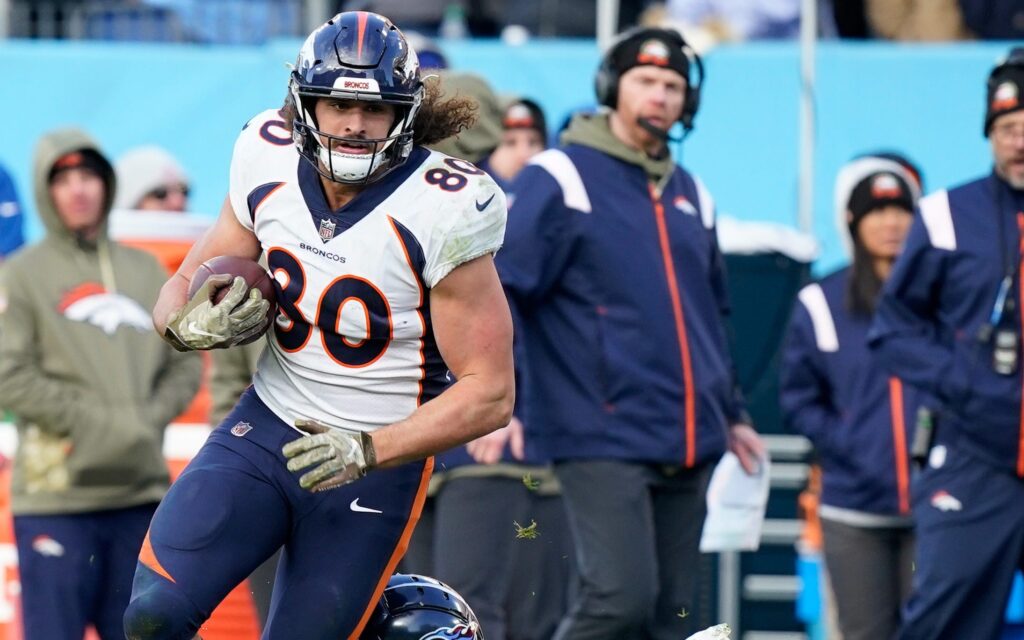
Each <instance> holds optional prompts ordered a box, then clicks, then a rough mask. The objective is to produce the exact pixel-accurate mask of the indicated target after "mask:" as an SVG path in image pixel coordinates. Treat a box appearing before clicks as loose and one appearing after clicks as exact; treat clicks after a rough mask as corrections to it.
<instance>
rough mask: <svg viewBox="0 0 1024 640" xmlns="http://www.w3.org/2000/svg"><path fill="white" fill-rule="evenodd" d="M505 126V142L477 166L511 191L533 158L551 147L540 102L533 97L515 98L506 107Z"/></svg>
mask: <svg viewBox="0 0 1024 640" xmlns="http://www.w3.org/2000/svg"><path fill="white" fill-rule="evenodd" d="M501 127H502V133H501V143H500V144H499V145H498V147H497V148H496V149H495V150H494V151H492V152H491V155H489V156H488V157H487V158H486V159H485V160H483V161H482V162H480V163H478V164H477V166H479V167H480V168H481V169H483V170H484V171H486V172H487V173H489V174H490V176H491V177H492V178H494V181H495V182H497V183H498V186H499V187H501V188H502V189H503V190H505V191H508V186H509V183H511V182H512V180H513V179H514V178H515V177H516V176H517V175H519V172H520V171H521V170H522V168H523V167H525V166H526V163H527V162H528V161H529V160H530V158H532V157H533V156H535V155H537V154H538V153H540V152H541V151H543V150H544V149H546V148H547V146H548V145H547V139H548V129H547V124H546V123H545V121H544V112H543V111H541V108H540V105H538V104H537V103H536V102H534V101H533V100H530V99H529V98H521V99H518V100H514V101H513V102H512V103H511V104H510V105H508V107H506V108H505V113H504V115H503V116H502V119H501Z"/></svg>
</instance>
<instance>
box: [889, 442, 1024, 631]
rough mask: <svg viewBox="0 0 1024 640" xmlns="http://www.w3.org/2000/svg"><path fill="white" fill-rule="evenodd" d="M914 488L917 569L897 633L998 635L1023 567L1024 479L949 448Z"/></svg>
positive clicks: (935, 458)
mask: <svg viewBox="0 0 1024 640" xmlns="http://www.w3.org/2000/svg"><path fill="white" fill-rule="evenodd" d="M932 460H933V461H937V460H938V458H937V457H936V456H935V455H934V452H933V456H932ZM913 491H914V518H915V520H916V523H917V552H916V570H915V573H914V585H913V591H912V593H911V596H910V601H909V602H908V603H907V606H906V609H905V611H904V616H903V618H904V619H903V625H902V628H901V629H900V633H899V636H898V637H899V638H900V640H947V639H960V638H963V639H965V640H967V639H970V640H997V639H998V638H999V636H1000V630H1001V629H1002V626H1003V612H1004V610H1005V608H1006V600H1007V598H1008V597H1009V594H1010V587H1011V585H1012V581H1013V573H1014V571H1015V570H1016V569H1018V568H1024V480H1021V479H1020V478H1018V477H1016V476H1014V475H1012V474H1010V473H1009V472H1006V471H1001V470H997V469H995V468H993V467H991V466H989V465H988V464H987V463H985V462H982V461H980V460H978V459H976V458H974V457H972V456H970V455H969V454H968V453H966V452H964V451H963V450H961V449H952V448H950V449H948V450H947V454H946V455H945V456H944V460H942V464H941V465H940V466H931V465H929V466H928V467H926V468H925V470H924V471H923V472H922V473H921V476H920V477H919V478H918V480H917V482H916V483H915V485H914V489H913Z"/></svg>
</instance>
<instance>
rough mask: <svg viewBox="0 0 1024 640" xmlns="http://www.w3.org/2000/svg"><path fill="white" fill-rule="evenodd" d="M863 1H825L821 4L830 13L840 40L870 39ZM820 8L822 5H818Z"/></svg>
mask: <svg viewBox="0 0 1024 640" xmlns="http://www.w3.org/2000/svg"><path fill="white" fill-rule="evenodd" d="M864 2H865V0H826V1H825V2H824V3H823V4H824V5H825V6H827V7H828V8H829V9H830V10H831V11H830V13H831V14H832V18H833V20H835V25H836V35H838V36H839V37H840V38H848V39H855V40H863V39H867V38H870V37H872V35H871V32H870V30H869V29H868V17H867V11H866V9H865V8H864ZM819 6H822V5H819Z"/></svg>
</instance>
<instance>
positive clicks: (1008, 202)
mask: <svg viewBox="0 0 1024 640" xmlns="http://www.w3.org/2000/svg"><path fill="white" fill-rule="evenodd" d="M986 89H987V90H986V94H985V95H986V113H985V120H984V123H983V131H984V134H985V136H986V137H988V140H989V145H990V147H991V150H992V158H993V164H994V169H993V171H992V173H991V174H989V175H987V176H985V177H982V178H980V179H976V180H973V181H971V182H967V183H965V184H963V185H961V186H958V187H955V188H952V189H949V190H945V189H943V190H940V191H937V192H935V193H933V194H930V195H928V196H927V197H925V198H922V199H921V202H920V205H919V208H920V215H919V216H917V217H916V218H915V220H914V223H913V225H912V227H911V229H910V234H909V236H908V237H907V243H906V247H905V248H904V250H903V253H902V255H901V256H900V258H899V259H898V260H897V261H896V265H895V266H894V268H893V272H892V276H891V277H890V278H889V280H888V281H887V282H886V284H885V288H884V290H883V294H882V298H881V300H880V302H879V304H878V310H877V312H876V314H875V320H874V323H873V325H872V327H871V332H870V334H869V340H870V345H871V347H872V348H873V349H875V351H876V352H877V355H878V358H879V362H880V363H881V364H882V365H883V366H884V367H885V368H887V369H888V370H889V371H891V372H892V373H893V374H894V375H897V376H899V377H900V378H901V379H903V380H904V381H906V383H907V384H912V385H915V386H918V387H920V388H922V389H923V390H925V391H927V392H928V393H930V394H932V395H934V396H935V397H936V398H937V399H938V402H939V403H940V405H941V410H940V412H939V415H938V416H937V418H936V420H935V422H934V425H933V433H932V434H931V435H932V440H933V443H932V444H933V445H934V446H932V447H931V450H930V453H929V454H928V456H927V466H926V467H925V468H924V469H923V470H922V471H921V474H920V475H919V476H918V478H917V479H916V480H915V487H914V519H915V525H916V531H915V533H916V536H917V552H916V558H915V573H914V584H913V590H912V593H911V596H910V600H909V601H908V604H907V607H906V609H905V610H904V618H903V625H902V628H901V630H900V633H899V636H898V637H899V638H900V639H901V640H926V639H927V640H939V639H945V638H971V639H972V640H995V639H996V638H999V637H1000V633H1001V628H1002V622H1003V612H1004V607H1005V605H1006V602H1007V598H1008V596H1009V593H1010V588H1011V584H1012V580H1013V574H1014V571H1015V570H1016V569H1019V568H1021V567H1022V559H1024V537H1022V536H1021V532H1022V531H1024V480H1022V479H1024V422H1022V415H1024V414H1022V413H1021V384H1022V381H1024V379H1022V375H1021V366H1020V359H1021V329H1022V327H1021V321H1022V318H1021V314H1022V312H1024V307H1022V304H1024V299H1022V291H1021V289H1022V287H1021V263H1022V255H1021V245H1022V240H1021V238H1022V234H1024V215H1022V214H1021V213H1020V211H1022V210H1024V102H1022V101H1021V96H1022V92H1024V48H1016V49H1014V50H1013V51H1011V52H1010V56H1009V58H1008V59H1007V60H1006V61H1005V62H1004V63H1001V64H1000V65H998V66H997V67H996V68H994V69H993V70H992V72H991V74H990V75H989V78H988V82H987V87H986ZM920 428H921V427H920V426H919V427H918V429H920ZM922 435H924V434H922ZM915 439H916V436H915ZM925 443H926V444H927V441H926V442H925Z"/></svg>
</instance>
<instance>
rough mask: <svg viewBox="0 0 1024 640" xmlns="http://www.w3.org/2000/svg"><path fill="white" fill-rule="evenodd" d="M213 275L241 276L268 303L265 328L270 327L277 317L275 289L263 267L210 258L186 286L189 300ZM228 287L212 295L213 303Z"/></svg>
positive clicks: (246, 261)
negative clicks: (258, 291) (257, 290)
mask: <svg viewBox="0 0 1024 640" xmlns="http://www.w3.org/2000/svg"><path fill="white" fill-rule="evenodd" d="M215 274H227V275H230V276H232V277H235V276H241V277H242V278H244V279H245V282H246V284H248V285H249V288H250V289H252V288H256V289H259V290H260V293H261V294H262V295H263V299H264V300H267V301H268V302H270V308H269V309H267V320H268V321H269V322H268V323H267V327H268V328H269V327H270V322H273V321H274V317H275V316H276V315H277V289H276V288H275V287H274V279H273V277H272V276H271V275H270V272H269V271H267V270H266V269H265V268H264V267H263V265H261V264H260V263H258V262H256V261H254V260H249V259H248V258H238V257H235V256H217V257H216V258H210V259H209V260H207V261H206V262H204V263H203V264H201V265H199V268H198V269H196V272H195V273H194V274H192V280H191V281H190V282H189V285H188V296H189V298H191V297H192V296H193V295H195V293H196V291H198V290H199V287H201V286H203V283H204V282H206V279H207V278H209V277H210V276H212V275H215ZM229 286H230V283H228V285H225V286H223V287H220V288H219V289H217V291H216V292H215V293H214V295H213V301H214V302H220V301H221V300H223V299H224V296H225V295H227V292H228V287H229ZM261 335H263V333H262V332H261V333H260V334H258V335H255V336H253V337H252V338H250V339H248V340H246V341H245V342H243V343H242V344H248V343H250V342H255V341H256V340H258V339H259V338H260V336H261Z"/></svg>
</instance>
